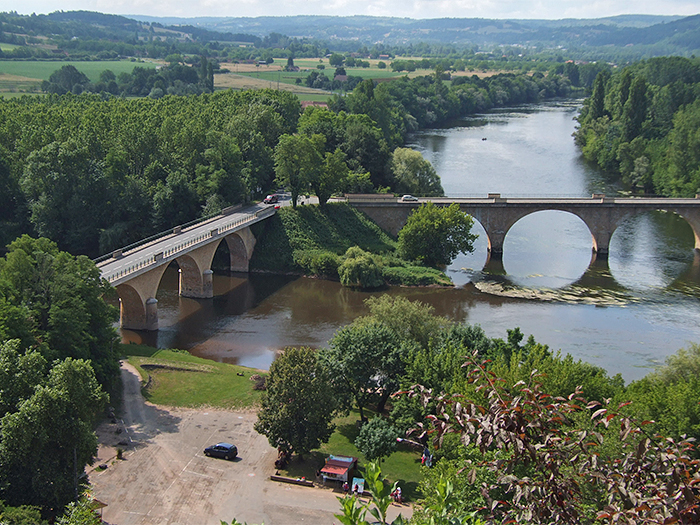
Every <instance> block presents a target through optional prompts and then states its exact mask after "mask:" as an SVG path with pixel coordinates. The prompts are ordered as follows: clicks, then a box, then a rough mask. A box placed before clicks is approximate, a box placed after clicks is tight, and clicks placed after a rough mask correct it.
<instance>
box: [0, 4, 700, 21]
mask: <svg viewBox="0 0 700 525" xmlns="http://www.w3.org/2000/svg"><path fill="white" fill-rule="evenodd" d="M58 10H63V11H73V10H86V11H99V12H101V13H110V14H119V15H129V14H132V15H137V14H138V15H150V16H177V17H199V16H217V17H220V16H235V17H241V16H242V17H257V16H289V15H335V16H350V15H370V16H397V17H408V18H442V17H455V18H497V19H499V18H501V19H502V18H519V19H533V18H544V19H550V20H554V19H561V18H600V17H606V16H614V15H622V14H647V15H683V16H689V15H695V14H700V0H369V1H364V2H363V1H362V0H360V1H358V0H234V1H232V0H228V1H227V0H62V1H56V0H25V1H22V2H16V1H11V0H0V11H17V12H18V13H20V14H31V13H37V14H46V13H51V12H53V11H58Z"/></svg>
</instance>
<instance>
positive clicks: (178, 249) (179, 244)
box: [97, 203, 274, 282]
mask: <svg viewBox="0 0 700 525" xmlns="http://www.w3.org/2000/svg"><path fill="white" fill-rule="evenodd" d="M273 210H274V206H271V205H269V204H262V203H261V204H254V205H252V206H248V207H246V208H243V209H241V210H240V211H237V212H234V213H231V214H229V215H224V216H220V217H216V218H213V219H210V220H208V221H206V222H203V223H199V224H197V225H195V226H192V227H190V228H187V229H185V230H183V231H182V232H180V233H177V234H175V233H173V234H170V235H167V236H166V237H162V238H160V239H157V240H155V241H153V242H151V243H148V244H146V245H143V246H139V247H138V248H135V249H134V250H131V251H129V252H126V253H124V255H123V257H120V258H118V259H113V258H110V259H107V260H106V261H102V262H100V263H98V265H97V266H98V267H99V268H100V271H101V272H102V276H103V277H104V278H105V279H108V280H109V281H110V282H114V281H115V279H116V277H114V276H115V275H118V274H119V273H120V272H128V271H129V270H130V269H134V268H137V267H139V265H144V264H147V265H150V264H153V258H154V256H155V255H156V254H158V253H160V254H163V261H167V260H168V259H172V258H173V257H174V256H177V254H178V253H182V251H183V250H184V251H187V248H190V247H196V246H198V245H199V244H201V243H206V242H209V241H207V239H210V238H211V232H212V230H217V231H219V232H221V233H224V232H225V231H229V230H230V229H232V228H233V229H235V227H236V226H237V225H239V224H243V223H245V222H246V221H250V220H252V219H254V218H255V216H256V215H260V216H262V217H266V216H267V213H266V212H268V211H269V212H270V213H273Z"/></svg>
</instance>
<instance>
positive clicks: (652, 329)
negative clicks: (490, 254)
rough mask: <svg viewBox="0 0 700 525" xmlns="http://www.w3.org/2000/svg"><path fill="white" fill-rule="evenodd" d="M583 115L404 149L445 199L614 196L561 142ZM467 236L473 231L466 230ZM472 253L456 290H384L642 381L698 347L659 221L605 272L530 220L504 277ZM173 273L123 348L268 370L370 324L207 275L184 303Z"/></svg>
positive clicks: (694, 299)
mask: <svg viewBox="0 0 700 525" xmlns="http://www.w3.org/2000/svg"><path fill="white" fill-rule="evenodd" d="M578 107H579V103H578V102H576V101H564V102H554V103H546V104H540V105H530V106H527V107H521V108H511V109H507V110H501V111H497V112H492V113H489V114H485V115H478V116H476V117H471V118H466V119H461V120H459V121H456V122H454V123H452V125H450V126H447V127H445V128H442V129H435V130H428V131H423V132H420V133H418V134H415V135H414V136H413V137H412V139H411V142H410V143H409V146H410V147H413V148H415V149H417V150H419V151H420V152H421V153H422V154H423V155H424V157H425V158H427V159H428V160H430V161H431V163H432V164H433V166H434V167H435V169H436V170H437V172H438V174H439V175H440V177H441V179H442V184H443V187H444V189H445V193H446V195H448V196H454V197H460V196H486V194H487V193H494V192H495V193H501V195H502V196H505V197H508V196H511V197H518V196H540V197H547V196H551V197H554V196H561V197H569V196H571V197H581V196H590V194H592V193H606V194H609V195H612V194H615V192H616V191H617V190H618V189H619V188H616V187H615V186H613V185H611V184H610V183H609V182H607V181H606V179H605V177H604V176H603V175H602V174H601V173H600V172H599V171H598V170H596V169H595V168H593V167H591V166H589V165H587V164H586V163H585V162H584V161H583V160H582V158H581V156H580V154H579V152H578V150H577V149H576V147H575V145H574V142H573V138H572V137H571V134H572V133H573V131H574V129H575V127H574V126H575V121H574V120H573V118H574V116H575V115H576V113H577V110H578ZM473 231H474V232H475V233H483V229H482V228H481V226H480V225H478V224H475V227H474V230H473ZM474 248H475V249H474V252H473V253H472V254H468V255H460V256H459V257H457V259H456V260H455V261H454V262H453V264H452V265H450V267H449V268H448V269H447V271H448V275H449V276H450V277H451V278H452V280H453V281H454V282H455V285H456V286H455V288H453V289H411V288H392V289H390V290H388V291H385V292H381V293H390V294H395V295H402V296H405V297H408V298H409V299H412V300H420V301H423V302H425V303H428V304H430V305H432V306H433V307H434V308H435V311H436V313H437V314H439V315H444V316H447V317H449V318H450V319H453V320H455V321H458V322H467V323H471V324H479V325H480V326H481V327H482V328H483V329H484V330H485V331H486V333H487V335H489V336H491V337H501V338H505V337H506V336H507V334H506V330H507V329H509V328H514V327H520V329H521V330H522V332H523V333H524V334H525V335H526V336H528V335H530V334H532V335H534V337H535V339H536V340H537V341H538V342H541V343H544V344H547V345H549V347H550V348H551V349H553V350H561V352H562V353H563V354H566V353H569V354H571V355H572V356H574V357H575V358H576V359H582V360H585V361H588V362H590V363H593V364H595V365H598V366H601V367H603V368H605V369H606V370H607V371H608V372H609V373H610V374H617V373H620V374H622V376H623V377H624V379H625V380H626V381H631V380H634V379H638V378H640V377H642V376H644V375H645V374H646V373H648V372H649V371H650V370H651V369H653V367H654V366H656V365H659V364H661V363H663V362H664V360H665V359H666V357H667V356H668V355H670V354H673V353H674V352H676V351H677V350H678V349H679V348H683V347H687V346H688V345H689V344H690V343H691V342H699V343H700V323H699V322H698V320H699V319H700V301H699V298H700V257H699V256H698V255H697V254H695V253H694V250H693V235H692V231H691V229H690V227H689V226H688V225H687V224H686V223H685V221H683V220H682V219H681V218H679V217H677V216H675V215H672V214H667V213H660V212H658V213H648V214H644V215H640V216H638V217H636V218H634V219H632V220H630V221H628V222H626V223H625V224H623V226H621V227H620V228H619V229H618V230H617V231H616V232H615V233H614V235H613V237H612V240H611V243H610V255H609V260H608V262H607V263H605V262H601V261H597V262H595V263H594V264H591V236H590V233H589V232H588V230H587V228H586V227H585V225H584V224H583V222H582V221H581V220H580V219H578V218H577V217H575V216H573V215H570V214H567V213H564V212H556V211H548V212H539V213H536V214H533V215H530V216H528V217H525V218H524V219H522V220H521V221H519V222H518V223H517V224H516V225H515V226H514V227H513V228H512V229H511V230H510V231H509V233H508V235H507V236H506V239H505V244H504V250H503V262H502V265H500V264H497V265H493V264H489V265H487V266H486V267H484V264H485V262H486V259H487V251H486V241H485V239H484V236H483V235H481V236H480V237H479V239H477V241H476V243H475V246H474ZM176 271H177V270H176V269H174V268H169V269H168V270H167V271H166V274H165V276H164V278H163V282H162V284H161V287H160V289H159V292H158V296H157V299H158V301H159V303H158V314H159V320H160V330H159V331H158V332H154V333H134V332H129V331H124V332H123V337H124V339H125V340H130V341H135V342H144V343H147V344H151V345H154V346H157V347H160V348H170V347H177V348H184V349H187V350H189V351H190V352H192V353H193V354H195V355H199V356H202V357H206V358H210V359H215V360H219V361H225V362H231V363H237V364H241V365H244V366H251V367H256V368H262V369H266V368H267V367H268V366H269V364H270V363H271V362H272V360H273V359H274V356H275V355H276V352H277V351H278V350H279V349H281V348H284V347H285V346H297V345H305V346H311V347H321V346H324V345H325V344H326V342H327V341H328V339H329V338H331V337H332V336H333V334H334V333H335V331H336V330H338V329H339V328H341V327H342V326H345V325H347V324H349V323H350V322H352V320H353V319H355V318H356V317H357V316H359V315H363V314H364V313H366V308H365V306H364V303H363V301H364V299H365V298H367V297H369V296H370V295H372V294H371V293H366V292H356V291H351V290H348V289H345V288H342V287H341V286H340V285H339V284H338V283H334V282H328V281H320V280H317V279H308V278H297V279H291V278H287V277H278V276H268V275H251V276H245V275H218V274H217V275H215V276H214V292H215V297H214V298H213V299H209V300H194V299H187V298H180V297H178V295H177V273H176Z"/></svg>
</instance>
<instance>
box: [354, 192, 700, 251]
mask: <svg viewBox="0 0 700 525" xmlns="http://www.w3.org/2000/svg"><path fill="white" fill-rule="evenodd" d="M426 202H432V203H433V204H435V205H436V206H449V205H451V204H454V203H456V204H458V205H459V207H460V209H461V210H462V211H464V212H465V213H468V214H469V215H471V216H472V217H474V219H475V220H476V221H478V222H479V223H480V224H481V225H482V226H483V228H484V230H485V232H486V237H487V241H488V250H489V254H490V256H491V257H496V258H500V257H501V256H502V253H503V243H504V240H505V236H506V234H507V233H508V231H509V230H510V228H511V227H512V226H513V225H514V224H515V223H516V222H517V221H519V220H520V219H522V218H523V217H525V216H526V215H529V214H531V213H535V212H538V211H549V210H556V211H564V212H567V213H571V214H573V215H576V216H578V217H579V218H580V219H581V220H582V221H583V222H584V223H585V224H586V226H587V227H588V229H589V231H590V232H591V236H592V245H593V246H592V249H593V251H594V252H595V253H596V255H597V256H598V257H603V258H605V257H607V255H608V247H609V244H610V239H611V237H612V234H613V232H614V231H615V229H616V228H617V227H618V226H619V225H620V224H621V223H622V222H623V221H625V220H626V219H628V218H629V217H631V216H633V215H635V214H638V213H641V212H644V211H652V210H664V211H668V212H672V213H676V214H678V215H680V216H681V217H683V218H684V219H685V220H686V221H687V222H688V224H689V225H690V226H691V228H692V230H693V234H694V235H695V249H696V250H700V199H699V198H697V197H696V198H693V199H681V198H659V197H652V198H646V197H640V198H630V197H608V196H606V195H605V194H602V193H594V194H592V195H591V197H557V198H552V197H544V198H543V197H531V198H529V197H503V196H501V194H500V193H489V194H488V195H487V197H486V198H483V197H469V198H448V197H430V198H421V199H419V200H418V201H410V202H404V201H402V200H401V199H397V198H396V197H394V198H383V199H371V198H367V197H365V196H356V195H353V196H348V203H349V204H350V205H351V206H354V207H355V208H357V209H359V210H361V211H363V212H364V213H366V214H367V215H368V216H369V217H370V218H371V219H372V220H374V221H375V222H376V223H377V224H379V226H380V227H382V228H383V229H384V230H385V231H387V232H388V233H390V234H392V235H394V236H396V235H398V233H399V231H400V230H401V228H402V227H403V226H404V224H406V221H407V220H408V217H409V215H410V214H411V213H412V212H413V210H414V209H416V208H418V207H419V206H421V205H422V204H424V203H426Z"/></svg>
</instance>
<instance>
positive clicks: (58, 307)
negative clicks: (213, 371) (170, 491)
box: [0, 235, 120, 523]
mask: <svg viewBox="0 0 700 525" xmlns="http://www.w3.org/2000/svg"><path fill="white" fill-rule="evenodd" d="M109 294H110V287H109V285H107V283H105V282H104V281H102V280H101V278H100V272H99V270H98V269H97V268H96V267H95V265H94V264H93V262H92V261H90V260H89V259H87V258H86V257H85V256H80V257H74V256H72V255H70V254H68V253H66V252H63V251H60V250H59V249H58V247H57V246H56V244H55V243H53V242H52V241H50V240H48V239H45V238H42V239H33V238H30V237H29V236H26V235H25V236H22V237H20V238H18V239H16V240H15V241H13V242H12V243H11V244H10V246H9V247H8V252H7V254H6V256H5V257H3V258H0V465H1V466H2V468H0V515H1V518H0V519H1V520H2V521H3V523H40V522H41V523H45V522H43V521H41V519H40V518H42V517H43V518H54V517H56V516H57V515H60V514H61V513H62V511H63V508H64V506H65V505H67V504H69V503H70V502H73V501H77V500H78V498H79V496H80V495H81V494H82V493H83V491H84V489H85V479H84V477H83V473H84V468H85V466H86V465H87V464H92V461H93V457H94V456H95V454H96V452H97V437H96V435H95V433H94V431H93V428H94V424H95V423H96V421H97V420H98V418H100V417H101V416H102V415H103V414H104V412H103V410H104V408H105V407H106V404H107V402H108V401H109V395H108V392H110V393H112V394H113V393H114V392H116V391H117V386H118V385H120V381H119V363H118V356H117V354H116V349H115V347H116V343H117V337H116V331H115V329H114V328H113V322H114V321H115V320H116V315H117V312H116V309H115V308H114V307H112V306H109V305H108V304H107V303H106V302H105V301H104V296H105V295H109ZM5 506H7V508H5ZM21 517H24V519H25V520H27V521H22V520H21V519H20V518H21ZM15 520H17V521H15Z"/></svg>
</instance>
